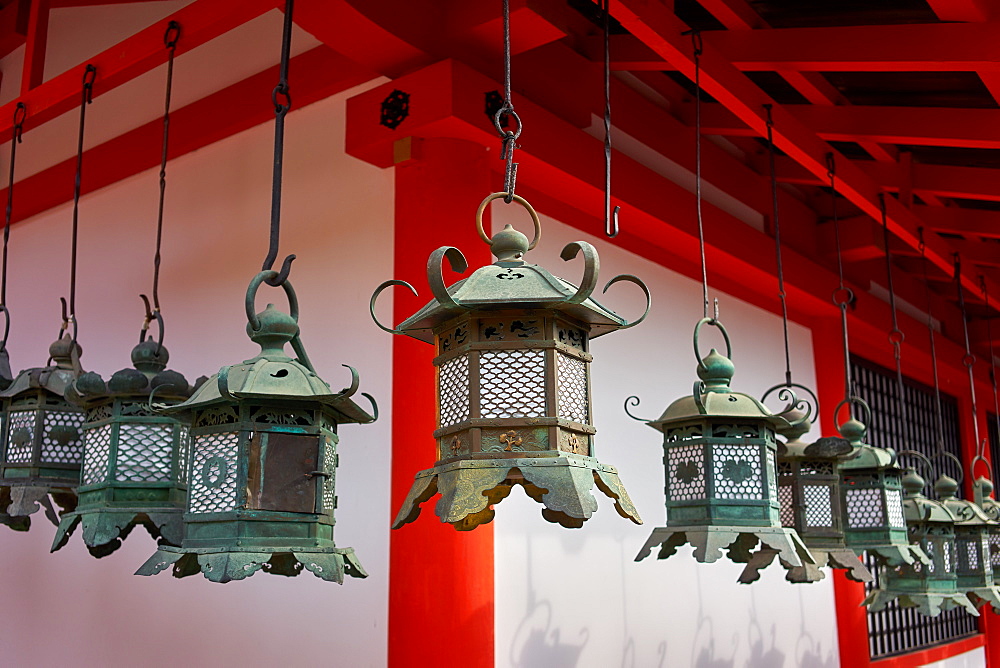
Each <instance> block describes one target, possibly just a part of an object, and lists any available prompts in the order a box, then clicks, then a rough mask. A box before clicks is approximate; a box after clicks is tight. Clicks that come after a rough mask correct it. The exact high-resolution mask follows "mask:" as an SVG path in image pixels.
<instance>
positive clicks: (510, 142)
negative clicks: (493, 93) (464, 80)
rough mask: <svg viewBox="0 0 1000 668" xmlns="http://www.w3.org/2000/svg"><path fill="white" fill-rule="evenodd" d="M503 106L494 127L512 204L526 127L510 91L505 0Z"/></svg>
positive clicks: (506, 2)
mask: <svg viewBox="0 0 1000 668" xmlns="http://www.w3.org/2000/svg"><path fill="white" fill-rule="evenodd" d="M503 92H504V97H503V104H502V105H500V108H499V109H497V111H496V113H495V114H493V127H495V128H496V131H497V134H498V135H499V136H500V159H501V160H506V161H507V166H506V169H505V170H504V181H503V189H504V191H505V196H504V198H503V201H504V202H506V203H507V204H510V203H511V202H513V201H514V188H515V186H516V182H517V163H516V162H514V151H515V150H516V149H518V148H520V147H519V146H518V145H517V140H518V138H519V137H520V136H521V130H522V129H523V128H524V126H523V125H522V123H521V117H520V116H518V115H517V112H516V111H514V102H513V101H512V100H511V91H510V0H503ZM504 116H508V117H510V118H513V119H514V124H515V129H514V130H511V129H506V130H505V129H504V121H503V120H502V119H503V117H504Z"/></svg>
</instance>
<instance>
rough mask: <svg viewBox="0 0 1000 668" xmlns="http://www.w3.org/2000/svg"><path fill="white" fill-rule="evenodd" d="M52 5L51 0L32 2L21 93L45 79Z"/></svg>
mask: <svg viewBox="0 0 1000 668" xmlns="http://www.w3.org/2000/svg"><path fill="white" fill-rule="evenodd" d="M50 6H51V5H50V0H34V1H33V2H31V8H30V10H29V12H28V25H27V27H26V39H25V42H24V63H23V65H22V68H21V95H26V94H27V93H28V92H29V91H30V90H31V89H32V88H37V87H38V85H39V84H41V83H42V80H43V79H44V74H45V49H46V48H47V46H48V34H49V9H50Z"/></svg>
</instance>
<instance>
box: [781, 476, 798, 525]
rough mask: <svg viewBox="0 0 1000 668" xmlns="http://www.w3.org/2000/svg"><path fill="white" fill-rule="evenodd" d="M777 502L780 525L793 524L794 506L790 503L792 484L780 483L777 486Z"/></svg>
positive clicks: (791, 501)
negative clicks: (779, 510)
mask: <svg viewBox="0 0 1000 668" xmlns="http://www.w3.org/2000/svg"><path fill="white" fill-rule="evenodd" d="M778 502H779V503H780V504H781V526H783V527H794V526H795V508H794V506H793V505H792V503H793V500H792V486H791V485H781V486H780V487H778Z"/></svg>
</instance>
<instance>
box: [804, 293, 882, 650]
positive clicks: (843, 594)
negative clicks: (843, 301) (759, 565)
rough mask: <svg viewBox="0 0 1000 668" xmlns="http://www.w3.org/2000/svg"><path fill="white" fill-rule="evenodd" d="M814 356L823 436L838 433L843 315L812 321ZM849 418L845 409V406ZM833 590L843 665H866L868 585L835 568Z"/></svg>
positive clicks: (841, 380) (842, 373)
mask: <svg viewBox="0 0 1000 668" xmlns="http://www.w3.org/2000/svg"><path fill="white" fill-rule="evenodd" d="M812 336H813V357H814V359H815V363H816V393H817V395H818V398H819V404H820V409H821V412H820V416H819V417H820V429H821V430H822V433H823V435H824V436H834V435H836V433H837V428H836V425H835V424H834V415H833V409H834V407H835V406H836V405H837V404H838V403H840V401H841V400H842V399H843V398H844V356H843V353H842V352H841V351H842V350H843V345H844V344H843V342H842V340H841V327H840V316H839V314H837V313H835V312H831V315H830V317H828V318H822V319H820V318H817V319H816V320H814V321H813V323H812ZM843 414H844V417H842V418H841V419H842V420H844V419H846V409H844V410H843ZM833 592H834V597H835V599H836V608H837V639H838V644H839V648H840V665H841V666H851V668H865V667H866V666H868V665H870V664H871V654H870V653H869V650H868V617H867V614H866V612H865V608H864V607H862V606H861V602H862V601H863V600H864V598H865V586H864V585H863V584H861V583H860V582H852V581H850V580H848V579H847V578H846V577H845V576H844V572H843V571H842V570H839V569H836V570H834V571H833Z"/></svg>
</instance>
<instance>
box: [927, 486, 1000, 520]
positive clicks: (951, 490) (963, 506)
mask: <svg viewBox="0 0 1000 668" xmlns="http://www.w3.org/2000/svg"><path fill="white" fill-rule="evenodd" d="M934 491H935V492H937V495H938V498H939V499H940V501H941V503H942V504H944V506H945V507H947V508H948V510H950V511H951V512H952V514H953V515H955V516H956V517H957V518H958V519H957V520H956V521H955V525H956V526H970V525H973V526H974V525H979V526H985V525H993V524H996V522H994V521H993V520H991V519H990V518H989V516H988V515H987V514H986V513H985V512H983V509H982V508H980V507H979V505H978V504H976V503H973V502H972V501H967V500H965V499H959V498H957V497H956V496H955V494H956V493H957V492H958V482H956V481H955V479H954V478H952V477H950V476H946V475H943V476H941V477H939V478H938V479H937V482H935V483H934Z"/></svg>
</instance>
